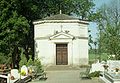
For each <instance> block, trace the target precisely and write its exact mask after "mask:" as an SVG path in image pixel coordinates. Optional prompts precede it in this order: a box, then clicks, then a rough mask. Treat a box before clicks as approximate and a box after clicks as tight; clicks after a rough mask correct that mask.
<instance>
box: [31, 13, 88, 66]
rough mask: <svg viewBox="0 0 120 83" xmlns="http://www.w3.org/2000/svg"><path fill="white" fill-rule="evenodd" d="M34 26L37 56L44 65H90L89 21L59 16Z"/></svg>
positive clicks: (36, 22)
mask: <svg viewBox="0 0 120 83" xmlns="http://www.w3.org/2000/svg"><path fill="white" fill-rule="evenodd" d="M33 24H34V40H35V45H34V46H35V56H37V57H38V58H40V60H41V63H42V64H43V65H86V64H88V25H89V23H88V21H83V20H79V19H78V18H74V17H71V16H68V15H65V14H57V15H54V16H50V17H46V18H44V19H42V20H38V21H34V22H33Z"/></svg>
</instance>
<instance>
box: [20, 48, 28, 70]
mask: <svg viewBox="0 0 120 83" xmlns="http://www.w3.org/2000/svg"><path fill="white" fill-rule="evenodd" d="M23 52H24V50H23V49H22V48H21V55H20V58H21V60H20V62H19V67H20V68H21V67H22V66H23V65H26V64H27V59H26V57H25V54H24V53H23Z"/></svg>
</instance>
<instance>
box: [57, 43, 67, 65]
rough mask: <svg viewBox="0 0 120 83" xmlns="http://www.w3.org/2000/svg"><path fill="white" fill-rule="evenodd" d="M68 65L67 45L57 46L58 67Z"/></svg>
mask: <svg viewBox="0 0 120 83" xmlns="http://www.w3.org/2000/svg"><path fill="white" fill-rule="evenodd" d="M67 64H68V48H67V44H56V65H67Z"/></svg>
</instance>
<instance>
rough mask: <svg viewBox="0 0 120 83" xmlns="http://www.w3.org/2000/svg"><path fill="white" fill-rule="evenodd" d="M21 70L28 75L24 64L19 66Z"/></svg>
mask: <svg viewBox="0 0 120 83" xmlns="http://www.w3.org/2000/svg"><path fill="white" fill-rule="evenodd" d="M23 71H24V72H25V74H26V75H28V68H27V67H26V66H25V65H23V66H22V67H21V72H23Z"/></svg>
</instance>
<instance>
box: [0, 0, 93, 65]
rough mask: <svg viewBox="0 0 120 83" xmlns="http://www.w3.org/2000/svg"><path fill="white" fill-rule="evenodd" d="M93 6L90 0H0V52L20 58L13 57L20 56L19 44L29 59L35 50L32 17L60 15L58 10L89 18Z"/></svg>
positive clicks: (40, 17) (14, 59) (33, 18)
mask: <svg viewBox="0 0 120 83" xmlns="http://www.w3.org/2000/svg"><path fill="white" fill-rule="evenodd" d="M93 7H94V3H93V1H92V0H44V1H41V0H0V53H2V54H4V56H6V57H12V61H16V59H17V60H18V61H19V58H13V57H15V56H17V57H19V55H20V53H19V50H18V48H19V47H21V48H23V49H24V50H25V53H24V54H25V55H26V57H27V58H28V57H29V55H33V52H34V51H33V50H34V45H33V44H34V40H33V39H34V38H33V37H34V35H33V34H34V33H33V32H34V30H33V24H32V22H33V20H37V19H42V18H44V17H47V16H51V15H54V14H59V10H60V9H61V10H62V12H63V13H64V14H68V15H72V14H74V15H77V16H78V17H80V18H81V19H89V16H91V15H92V12H93V11H92V8H93ZM29 48H31V50H29ZM14 63H15V62H14Z"/></svg>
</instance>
